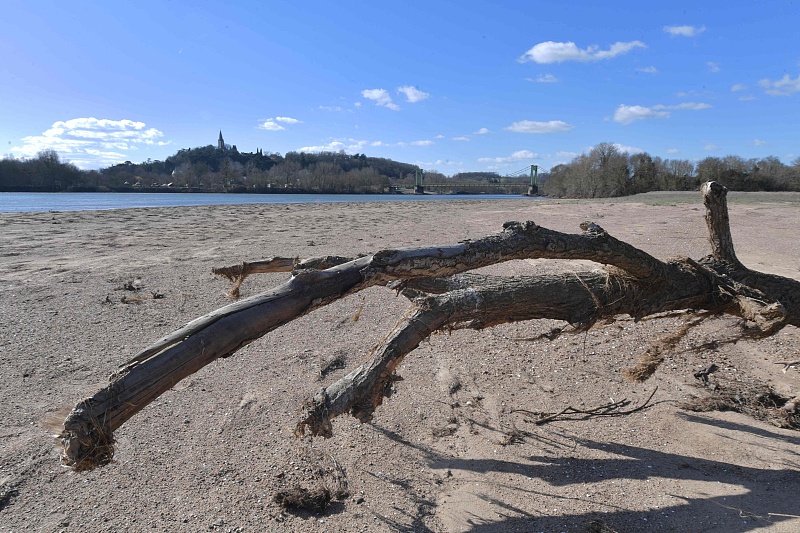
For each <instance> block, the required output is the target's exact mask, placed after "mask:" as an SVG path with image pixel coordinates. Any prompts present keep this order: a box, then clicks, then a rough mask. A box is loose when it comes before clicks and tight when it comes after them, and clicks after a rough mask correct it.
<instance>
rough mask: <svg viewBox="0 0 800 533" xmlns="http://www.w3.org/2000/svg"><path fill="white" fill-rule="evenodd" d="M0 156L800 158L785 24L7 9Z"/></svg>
mask: <svg viewBox="0 0 800 533" xmlns="http://www.w3.org/2000/svg"><path fill="white" fill-rule="evenodd" d="M1 18H2V20H0V143H2V149H0V153H2V154H3V155H6V156H9V155H10V156H13V157H32V156H35V154H36V153H37V152H38V151H39V150H42V149H44V148H53V149H55V150H57V151H58V152H59V153H60V154H61V156H62V158H64V159H66V160H70V161H72V162H74V163H75V164H77V165H78V166H80V167H81V168H100V167H104V166H108V165H110V164H114V163H117V162H122V161H125V160H130V161H134V162H140V161H144V160H146V159H148V158H151V159H164V158H166V157H167V156H169V155H171V154H173V153H174V152H175V151H177V150H178V149H179V148H190V147H196V146H203V145H207V144H215V143H216V140H217V136H218V134H219V131H220V130H222V132H223V134H224V136H225V140H226V142H228V143H230V144H236V145H237V147H238V148H239V150H240V151H248V152H250V151H255V150H256V148H261V149H263V150H264V152H279V153H282V154H283V153H285V152H287V151H292V150H305V151H319V150H334V151H337V150H345V151H347V152H349V153H356V152H358V153H366V154H367V155H369V156H375V157H388V158H391V159H395V160H398V161H404V162H409V163H416V164H419V165H421V166H422V167H424V168H426V169H428V170H438V171H440V172H444V173H445V174H453V173H456V172H460V171H470V170H496V171H498V172H501V173H505V172H509V171H514V170H517V169H520V168H523V167H525V166H527V165H531V164H535V165H539V166H540V167H543V168H550V167H552V166H554V165H555V164H558V163H562V162H567V161H569V160H570V159H571V158H572V157H574V156H575V155H577V154H578V153H581V152H584V151H586V150H587V149H588V148H590V147H591V146H594V145H596V144H597V143H600V142H613V143H617V144H619V145H620V146H621V147H624V148H625V149H627V150H629V151H631V152H634V151H641V150H643V151H647V152H648V153H650V154H651V155H654V156H656V155H658V156H661V157H664V158H681V159H691V160H699V159H702V158H704V157H706V156H709V155H712V156H724V155H727V154H736V155H740V156H742V157H745V158H751V157H764V156H767V155H775V156H778V157H780V158H781V159H782V160H783V161H784V162H787V163H788V162H791V161H792V160H793V159H794V158H796V157H798V156H800V146H799V145H798V138H799V137H800V36H799V35H798V33H799V31H798V27H800V3H796V2H778V1H775V2H730V1H726V2H716V1H709V2H697V1H696V0H695V1H693V2H680V1H674V2H660V3H657V4H656V3H651V2H613V1H609V2H571V3H569V2H560V3H557V2H552V1H549V2H536V1H530V2H521V1H520V2H499V1H498V2H478V1H470V0H466V1H461V2H436V1H431V0H428V1H426V2H416V1H405V2H395V3H388V2H350V1H338V2H331V1H325V2H317V1H305V2H304V1H295V2H277V1H276V2H245V1H243V2H224V1H216V2H177V1H173V2H166V1H160V2H151V1H147V0H140V1H137V2H121V1H120V2H100V1H98V2H81V1H74V0H72V1H68V2H65V1H56V2H43V1H36V0H27V1H17V0H5V2H4V3H3V6H2V17H1Z"/></svg>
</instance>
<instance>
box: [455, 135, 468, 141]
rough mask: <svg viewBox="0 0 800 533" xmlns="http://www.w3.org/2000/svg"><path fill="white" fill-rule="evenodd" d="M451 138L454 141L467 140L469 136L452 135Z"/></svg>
mask: <svg viewBox="0 0 800 533" xmlns="http://www.w3.org/2000/svg"><path fill="white" fill-rule="evenodd" d="M453 140H454V141H469V140H470V138H469V137H467V136H465V135H462V136H461V137H453Z"/></svg>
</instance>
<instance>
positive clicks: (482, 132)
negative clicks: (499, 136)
mask: <svg viewBox="0 0 800 533" xmlns="http://www.w3.org/2000/svg"><path fill="white" fill-rule="evenodd" d="M487 133H491V132H490V131H489V128H481V129H479V130H478V131H475V132H473V134H474V135H486V134H487Z"/></svg>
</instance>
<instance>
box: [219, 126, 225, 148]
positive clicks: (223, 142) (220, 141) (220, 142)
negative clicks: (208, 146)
mask: <svg viewBox="0 0 800 533" xmlns="http://www.w3.org/2000/svg"><path fill="white" fill-rule="evenodd" d="M217 150H225V140H224V139H223V138H222V130H219V140H218V141H217Z"/></svg>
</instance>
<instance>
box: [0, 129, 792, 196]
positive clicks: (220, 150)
mask: <svg viewBox="0 0 800 533" xmlns="http://www.w3.org/2000/svg"><path fill="white" fill-rule="evenodd" d="M421 170H422V169H421V168H420V167H419V166H417V165H412V164H409V163H401V162H398V161H393V160H391V159H385V158H377V157H368V156H367V155H366V154H346V153H345V152H343V151H339V152H320V153H305V152H288V153H286V154H285V155H280V154H278V153H264V152H263V151H262V150H260V149H258V150H256V151H255V152H251V153H247V152H239V150H238V149H237V148H236V146H235V145H233V146H231V145H225V144H220V145H219V146H213V145H208V146H203V147H199V148H187V149H182V150H178V152H177V153H175V154H174V155H171V156H169V157H168V158H166V159H165V160H164V161H160V160H155V161H154V160H150V159H148V160H147V161H145V162H143V163H132V162H130V161H126V162H124V163H120V164H117V165H112V166H110V167H108V168H104V169H102V170H99V171H98V170H89V171H85V170H80V169H78V168H77V167H76V166H75V165H73V164H72V163H69V162H65V161H62V160H61V158H60V157H59V155H58V153H57V152H56V151H54V150H43V151H41V152H39V154H37V156H36V157H33V158H30V159H13V158H5V159H2V160H0V191H134V190H140V191H155V190H159V191H205V192H262V193H268V192H314V193H383V192H389V191H391V190H392V189H393V188H396V189H400V188H408V189H410V188H413V187H414V185H415V180H416V176H417V175H418V173H420V172H421ZM424 176H425V178H424V184H426V185H433V184H439V185H441V184H469V185H472V186H471V187H458V186H453V187H452V188H450V189H437V190H439V191H440V192H467V193H469V192H472V193H476V192H497V193H503V192H505V193H519V192H520V189H521V187H522V186H524V185H525V184H526V183H528V181H529V178H527V177H524V176H523V177H517V178H508V177H502V176H500V175H499V174H498V173H496V172H461V173H459V174H456V175H455V176H453V177H452V178H448V177H446V176H445V175H443V174H441V173H438V172H435V171H427V172H425V174H424ZM706 181H716V182H719V183H721V184H723V185H725V186H726V187H727V188H728V189H730V190H737V191H800V158H797V159H795V160H794V162H793V163H792V164H791V165H786V164H784V163H782V162H781V161H780V159H778V158H777V157H774V156H769V157H764V158H761V159H755V158H754V159H744V158H742V157H739V156H735V155H729V156H725V157H706V158H705V159H702V160H700V161H698V162H693V161H690V160H687V159H662V158H660V157H652V156H650V155H649V154H647V153H645V152H642V153H635V154H629V153H627V152H624V151H622V150H620V149H619V148H618V147H617V145H614V144H612V143H607V142H606V143H600V144H598V145H597V146H595V147H594V148H592V149H591V150H589V151H588V152H587V153H584V154H581V155H579V156H577V157H575V158H574V159H572V161H570V162H569V163H565V164H560V165H556V166H555V167H553V168H551V169H550V171H549V172H544V173H541V174H540V175H539V193H540V194H544V195H546V196H553V197H571V198H602V197H614V196H626V195H629V194H637V193H643V192H648V191H685V190H697V188H698V187H699V184H700V183H703V182H706ZM478 185H486V186H485V187H478ZM493 185H495V186H496V185H501V186H506V185H507V187H506V188H497V187H491V186H493Z"/></svg>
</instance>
